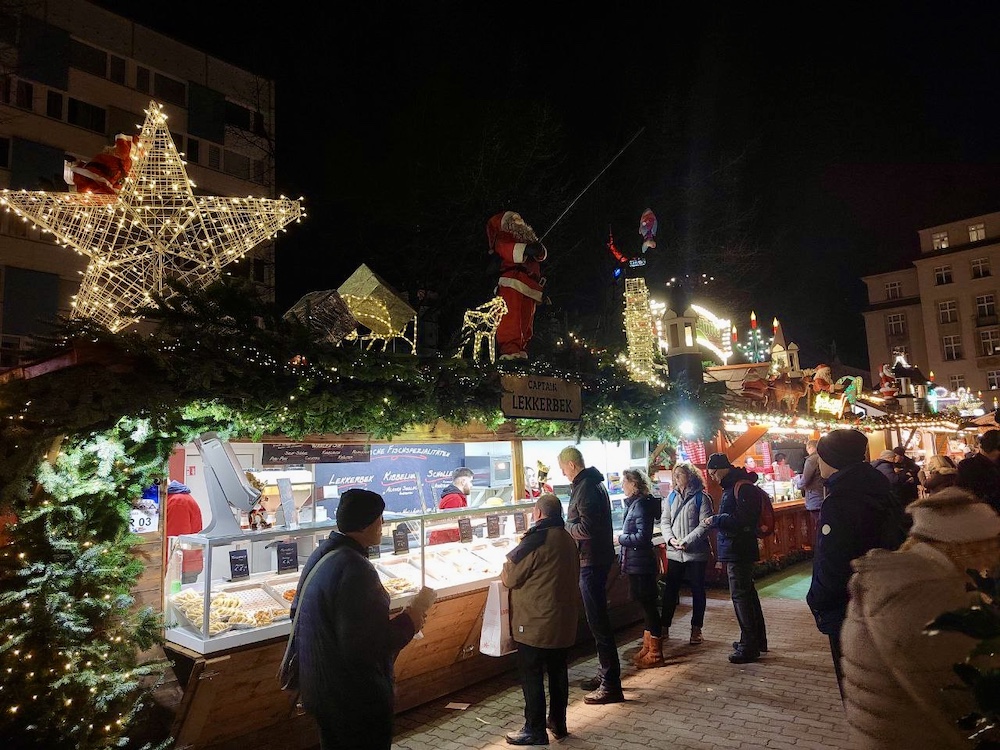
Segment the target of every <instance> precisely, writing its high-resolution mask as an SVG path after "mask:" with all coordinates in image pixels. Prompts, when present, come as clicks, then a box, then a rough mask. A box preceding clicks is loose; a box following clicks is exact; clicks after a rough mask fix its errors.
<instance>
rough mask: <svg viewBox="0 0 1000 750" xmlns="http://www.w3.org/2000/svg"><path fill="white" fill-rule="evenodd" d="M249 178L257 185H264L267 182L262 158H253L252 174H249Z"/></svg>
mask: <svg viewBox="0 0 1000 750" xmlns="http://www.w3.org/2000/svg"><path fill="white" fill-rule="evenodd" d="M250 179H251V180H253V181H254V182H256V183H257V184H258V185H264V184H266V183H267V168H266V167H265V165H264V160H263V159H254V160H253V175H251V177H250Z"/></svg>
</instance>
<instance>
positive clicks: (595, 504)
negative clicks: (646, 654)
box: [559, 445, 625, 704]
mask: <svg viewBox="0 0 1000 750" xmlns="http://www.w3.org/2000/svg"><path fill="white" fill-rule="evenodd" d="M559 468H560V469H561V470H562V473H563V474H564V475H565V476H566V478H567V479H569V480H570V482H572V483H573V489H572V492H571V494H570V499H569V509H568V511H567V513H566V530H567V531H568V532H569V533H570V536H572V537H573V539H575V540H576V543H577V547H578V548H579V551H580V593H581V594H582V595H583V609H584V612H585V613H586V615H587V624H588V625H590V632H591V633H593V634H594V640H595V641H596V642H597V656H598V659H599V660H600V663H601V667H600V670H599V672H598V676H597V677H596V678H595V679H593V680H588V681H587V682H585V683H584V687H585V688H591V689H594V690H593V692H591V693H588V694H587V695H585V696H584V698H583V700H584V702H585V703H592V704H593V703H598V704H603V703H620V702H621V701H623V700H625V696H624V694H623V693H622V667H621V662H620V661H619V659H618V647H617V645H616V644H615V634H614V631H613V630H612V629H611V618H610V617H609V615H608V596H607V585H608V573H609V572H610V570H611V565H612V563H614V561H615V541H614V537H613V535H612V531H611V498H609V497H608V490H607V488H606V487H605V486H604V475H603V474H601V472H599V471H598V470H597V469H595V468H594V467H593V466H591V467H589V468H588V467H586V466H585V465H584V461H583V455H582V454H581V453H580V450H579V449H578V448H576V447H575V446H572V445H570V446H567V447H565V448H563V449H562V450H561V451H559Z"/></svg>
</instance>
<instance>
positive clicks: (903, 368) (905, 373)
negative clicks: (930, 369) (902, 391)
mask: <svg viewBox="0 0 1000 750" xmlns="http://www.w3.org/2000/svg"><path fill="white" fill-rule="evenodd" d="M892 374H893V375H894V376H895V377H897V378H909V379H910V380H912V381H913V382H914V383H926V382H927V376H926V375H924V374H923V373H922V372H921V371H920V368H919V367H916V366H913V365H909V366H908V365H906V364H904V363H903V361H902V360H898V359H897V360H896V364H894V365H893V366H892Z"/></svg>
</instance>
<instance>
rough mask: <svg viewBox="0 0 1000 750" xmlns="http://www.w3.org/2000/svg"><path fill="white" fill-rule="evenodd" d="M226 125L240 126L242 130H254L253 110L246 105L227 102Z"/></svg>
mask: <svg viewBox="0 0 1000 750" xmlns="http://www.w3.org/2000/svg"><path fill="white" fill-rule="evenodd" d="M226 125H232V126H233V127H236V128H240V130H252V128H253V112H251V111H250V110H249V109H247V108H246V107H242V106H240V105H239V104H235V103H233V102H229V101H227V102H226Z"/></svg>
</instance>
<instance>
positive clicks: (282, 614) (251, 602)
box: [212, 583, 290, 630]
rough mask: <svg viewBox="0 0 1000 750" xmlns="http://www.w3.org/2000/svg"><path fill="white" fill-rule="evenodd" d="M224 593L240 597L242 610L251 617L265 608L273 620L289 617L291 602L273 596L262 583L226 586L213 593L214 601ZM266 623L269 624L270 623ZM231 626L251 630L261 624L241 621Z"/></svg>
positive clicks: (278, 620)
mask: <svg viewBox="0 0 1000 750" xmlns="http://www.w3.org/2000/svg"><path fill="white" fill-rule="evenodd" d="M223 594H225V595H229V596H233V597H236V598H237V599H239V601H240V605H239V608H240V610H241V611H242V612H243V613H244V614H246V615H247V616H248V617H250V618H253V617H254V615H255V613H256V612H259V611H260V610H262V609H263V610H268V611H269V612H270V613H271V622H280V621H281V620H287V619H288V616H289V611H288V605H289V604H290V602H286V601H284V600H283V599H280V598H277V597H275V596H273V595H272V594H271V593H270V592H268V591H267V590H266V589H265V588H264V587H263V586H261V585H260V584H256V583H253V584H245V585H241V586H226V587H224V588H222V589H220V590H219V591H218V593H213V594H212V599H213V601H214V600H215V599H216V598H217V597H218V596H219V595H223ZM265 624H268V625H269V624H270V623H265ZM230 627H232V628H235V629H237V630H249V629H250V628H256V627H260V625H259V624H257V623H253V622H239V623H232V624H231V625H230Z"/></svg>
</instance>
